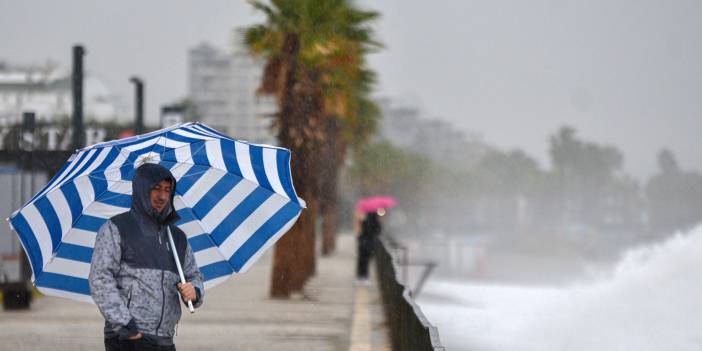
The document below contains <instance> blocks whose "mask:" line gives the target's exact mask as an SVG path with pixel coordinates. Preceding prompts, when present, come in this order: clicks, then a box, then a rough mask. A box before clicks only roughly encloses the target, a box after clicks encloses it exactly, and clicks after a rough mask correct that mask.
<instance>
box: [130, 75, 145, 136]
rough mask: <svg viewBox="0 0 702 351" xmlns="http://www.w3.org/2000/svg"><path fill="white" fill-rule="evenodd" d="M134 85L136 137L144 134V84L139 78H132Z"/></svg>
mask: <svg viewBox="0 0 702 351" xmlns="http://www.w3.org/2000/svg"><path fill="white" fill-rule="evenodd" d="M129 81H130V82H132V83H134V135H139V134H143V133H144V82H143V81H142V80H141V78H139V77H136V76H135V77H131V78H130V79H129Z"/></svg>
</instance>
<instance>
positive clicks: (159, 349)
mask: <svg viewBox="0 0 702 351" xmlns="http://www.w3.org/2000/svg"><path fill="white" fill-rule="evenodd" d="M175 349H176V348H175V345H170V346H159V345H156V344H153V343H151V342H149V341H147V340H144V339H143V338H142V339H137V340H119V338H117V337H114V338H108V339H105V351H152V350H153V351H175Z"/></svg>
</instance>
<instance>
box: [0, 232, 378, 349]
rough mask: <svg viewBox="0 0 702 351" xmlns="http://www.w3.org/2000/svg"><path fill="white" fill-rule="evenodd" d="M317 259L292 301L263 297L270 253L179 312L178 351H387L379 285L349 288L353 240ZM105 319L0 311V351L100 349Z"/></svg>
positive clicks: (69, 308)
mask: <svg viewBox="0 0 702 351" xmlns="http://www.w3.org/2000/svg"><path fill="white" fill-rule="evenodd" d="M337 245H338V251H337V253H336V254H335V255H333V256H332V257H327V258H325V257H319V258H318V261H317V263H318V272H317V275H316V276H315V277H314V278H313V279H312V280H311V281H310V282H309V283H308V284H307V287H306V289H305V292H304V294H302V295H300V296H295V297H294V298H293V299H291V300H272V299H270V298H269V297H268V288H269V281H270V272H271V258H272V250H271V251H269V253H268V254H267V255H265V256H264V257H262V258H261V260H260V261H259V262H258V263H256V264H255V265H254V267H253V268H252V269H251V270H250V271H249V272H247V273H246V274H243V275H240V276H235V277H232V278H231V279H229V280H228V281H227V282H225V283H223V284H222V285H220V286H217V287H215V288H213V289H210V290H208V291H207V294H206V296H205V304H204V305H203V307H202V308H200V309H198V310H196V312H195V314H190V313H188V312H187V309H184V314H183V317H182V318H181V322H180V325H179V327H178V335H177V336H176V347H177V348H178V350H274V351H284V350H291V351H293V350H295V351H298V350H299V351H303V350H304V351H307V350H319V351H322V350H339V351H349V350H353V351H370V350H389V345H388V336H387V335H388V332H387V330H386V327H385V325H384V322H383V315H382V306H381V301H380V294H379V292H378V289H377V286H376V284H375V283H373V284H372V285H370V286H366V285H361V286H358V285H357V284H355V278H354V270H355V252H354V250H355V239H354V238H353V237H352V236H351V235H340V236H339V239H338V244H337ZM102 326H103V319H102V316H101V315H100V313H99V312H98V310H97V307H95V306H94V305H92V304H86V303H80V302H73V301H70V300H66V299H59V298H54V297H46V296H45V297H41V298H38V299H36V300H35V301H34V303H33V304H32V308H31V310H29V311H17V312H15V311H11V312H8V311H0V350H17V351H19V350H101V349H104V347H103V340H102Z"/></svg>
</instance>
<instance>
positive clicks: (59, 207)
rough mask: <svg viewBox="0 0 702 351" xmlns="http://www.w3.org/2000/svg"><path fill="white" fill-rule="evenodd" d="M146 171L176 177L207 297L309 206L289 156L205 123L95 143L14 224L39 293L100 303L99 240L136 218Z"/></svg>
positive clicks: (178, 202) (178, 201) (177, 202)
mask: <svg viewBox="0 0 702 351" xmlns="http://www.w3.org/2000/svg"><path fill="white" fill-rule="evenodd" d="M144 162H152V163H158V164H160V165H162V166H164V167H166V168H168V169H170V171H171V173H173V176H174V177H175V178H176V181H177V184H176V189H175V197H174V200H173V204H174V206H175V208H176V210H177V212H178V215H179V216H180V218H181V219H180V220H179V221H178V222H177V223H176V225H177V226H178V227H179V228H180V229H182V230H183V232H185V234H186V235H187V236H188V242H189V243H190V246H191V247H192V249H193V252H194V254H195V260H196V261H197V264H198V266H199V267H200V270H201V272H202V274H203V276H204V279H205V287H206V288H209V287H212V286H214V285H216V284H218V283H221V282H223V281H224V280H226V279H227V278H228V277H229V276H230V275H232V274H235V273H242V272H245V271H246V270H247V269H248V268H249V267H250V266H251V265H252V264H253V263H254V262H255V261H256V260H257V259H258V258H259V257H260V256H261V254H262V253H263V252H264V251H265V250H266V249H267V248H269V247H270V246H272V245H273V244H274V243H275V242H276V241H277V240H278V239H279V238H280V237H281V236H282V235H283V234H285V232H286V231H287V230H288V229H289V228H290V227H291V226H292V225H293V224H294V223H295V221H296V220H297V218H298V216H299V215H300V212H301V210H302V208H304V207H305V202H304V201H303V200H302V199H300V198H298V197H297V194H296V193H295V188H294V187H293V183H292V177H291V174H290V151H288V150H286V149H283V148H277V147H273V146H267V145H255V144H251V143H247V142H242V141H237V140H234V139H231V138H229V137H228V136H226V135H224V134H222V133H220V132H218V131H216V130H214V129H212V128H209V127H207V126H205V125H203V124H199V123H187V124H182V125H179V126H174V127H171V128H166V129H162V130H159V131H156V132H152V133H148V134H144V135H139V136H134V137H130V138H127V139H121V140H116V141H110V142H105V143H100V144H96V145H93V146H90V147H87V148H84V149H81V150H78V151H76V152H75V153H74V154H73V155H72V156H71V157H70V158H69V160H68V162H67V163H66V165H64V167H63V168H62V169H61V170H60V171H59V172H58V173H57V174H56V175H55V176H54V178H53V179H52V180H51V181H50V182H49V183H48V184H47V186H46V187H45V188H44V189H43V190H41V191H40V192H39V193H37V194H36V195H35V196H34V197H33V198H32V199H31V200H30V201H29V203H27V204H26V205H25V206H23V207H22V208H21V209H19V210H18V211H16V212H15V213H13V215H12V216H11V217H10V223H11V226H12V227H13V229H14V230H15V231H16V232H17V235H18V236H19V239H20V241H21V243H22V246H23V247H24V250H25V251H26V253H27V256H28V258H29V261H30V264H31V266H32V273H33V275H32V281H33V283H34V284H35V285H36V286H37V287H38V288H39V290H40V291H41V292H43V293H45V294H48V295H55V296H62V297H68V298H73V299H77V300H82V301H89V302H92V299H91V297H90V289H89V287H88V274H89V272H90V260H91V257H92V253H93V246H94V245H95V236H96V233H97V231H98V229H99V228H100V226H102V224H103V223H105V221H106V220H107V219H108V218H110V217H112V216H114V215H116V214H119V213H122V212H125V211H127V210H129V207H130V206H131V193H132V184H131V180H132V177H133V176H134V173H135V170H136V168H137V167H138V166H140V165H141V164H143V163H144Z"/></svg>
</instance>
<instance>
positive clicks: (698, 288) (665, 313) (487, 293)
mask: <svg viewBox="0 0 702 351" xmlns="http://www.w3.org/2000/svg"><path fill="white" fill-rule="evenodd" d="M701 277H702V227H700V228H697V229H695V230H693V231H691V232H689V233H687V234H679V235H676V236H674V237H672V238H670V239H669V240H666V241H665V242H662V243H659V244H654V245H651V246H646V247H639V248H634V249H631V250H629V251H628V252H627V253H625V254H624V255H623V256H622V259H621V260H620V261H619V263H618V264H617V265H616V266H615V267H614V269H612V270H611V271H610V272H607V273H606V274H605V275H603V276H601V277H600V278H599V279H597V280H596V281H594V282H591V283H587V284H578V285H573V286H569V287H523V286H504V285H478V284H459V283H432V284H429V285H427V287H426V288H425V292H423V293H422V294H425V296H427V297H425V298H422V297H420V299H419V304H420V306H421V307H422V310H423V311H424V313H425V314H426V315H427V317H428V318H429V320H430V321H431V322H432V323H433V324H435V325H436V326H437V327H438V328H439V334H440V338H441V340H442V343H443V344H444V345H445V346H447V348H448V349H451V350H470V349H475V350H510V351H511V350H539V351H542V350H558V351H560V350H569V351H580V350H637V351H647V350H678V351H686V350H702V279H701ZM437 295H443V296H444V297H446V298H447V300H448V301H451V303H444V302H440V299H436V298H435V297H436V296H437ZM430 297H434V298H430Z"/></svg>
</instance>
